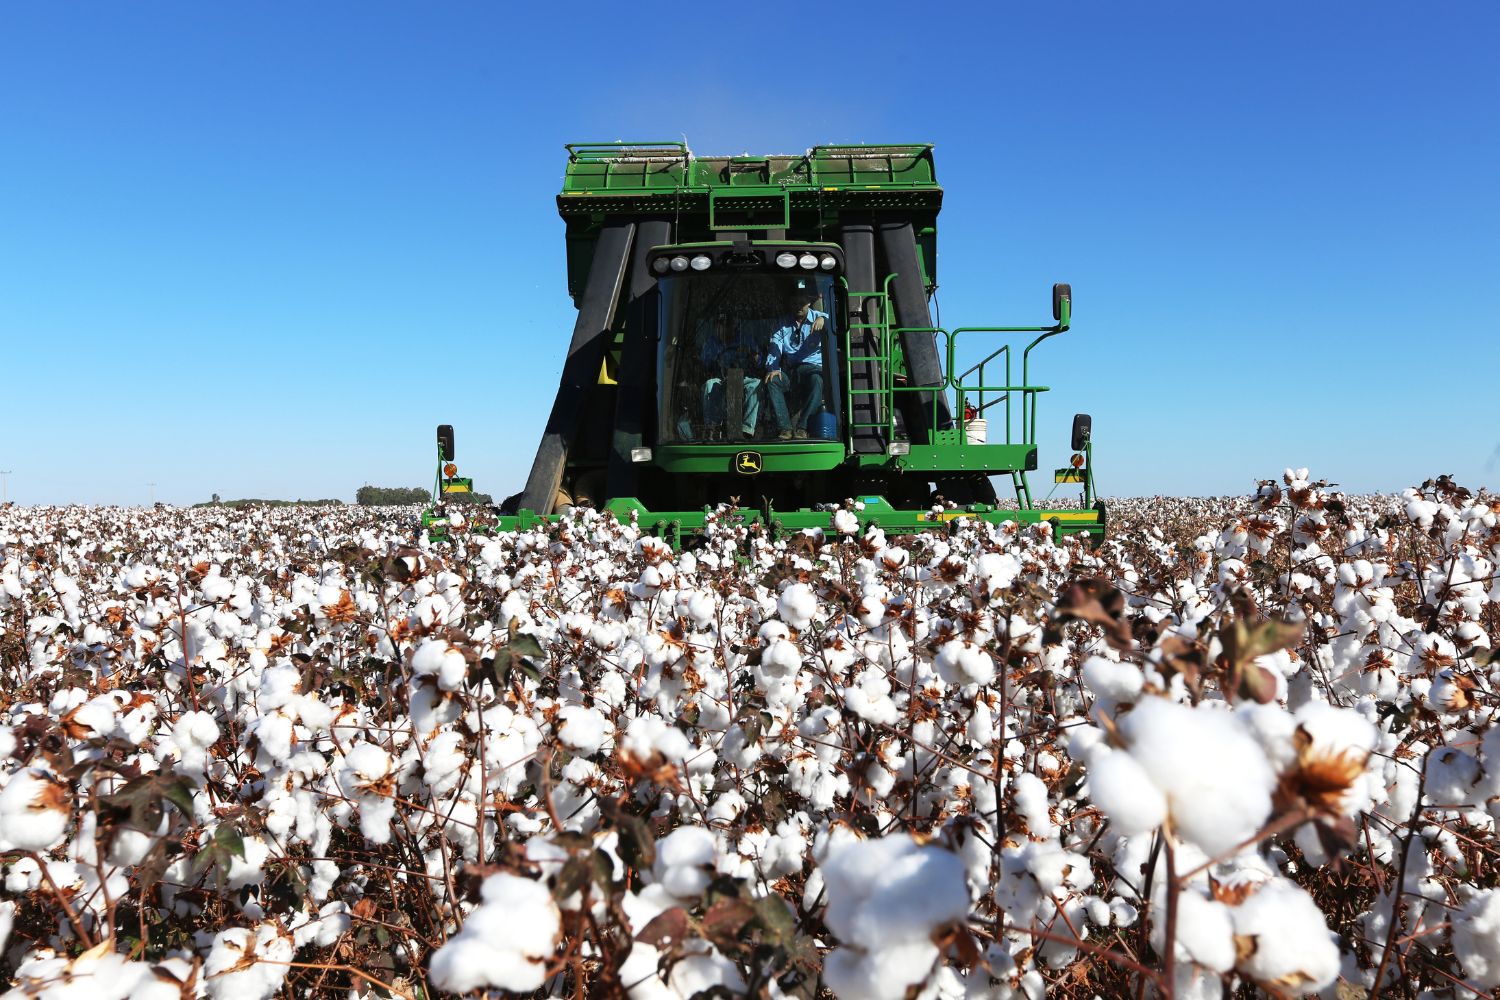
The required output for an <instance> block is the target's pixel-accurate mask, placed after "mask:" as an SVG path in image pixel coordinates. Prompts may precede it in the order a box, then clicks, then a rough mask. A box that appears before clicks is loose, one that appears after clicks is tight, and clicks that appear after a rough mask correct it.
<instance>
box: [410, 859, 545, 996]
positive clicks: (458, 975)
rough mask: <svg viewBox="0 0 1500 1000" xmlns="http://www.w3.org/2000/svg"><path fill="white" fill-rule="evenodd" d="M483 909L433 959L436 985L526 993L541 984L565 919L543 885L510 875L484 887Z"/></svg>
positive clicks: (431, 972)
mask: <svg viewBox="0 0 1500 1000" xmlns="http://www.w3.org/2000/svg"><path fill="white" fill-rule="evenodd" d="M480 896H481V902H480V904H479V908H478V909H476V910H475V911H474V912H473V913H471V914H469V917H468V919H467V920H465V921H464V925H463V927H462V929H460V930H459V932H458V933H457V934H455V935H453V936H452V937H450V938H449V939H448V940H447V942H446V943H445V944H444V945H443V946H442V947H441V948H439V949H438V950H437V951H436V952H435V953H433V956H432V964H431V966H430V968H429V975H430V977H431V980H432V984H433V985H434V986H436V987H437V988H438V989H440V990H444V991H446V992H449V993H468V992H469V991H471V990H476V989H480V988H485V989H499V990H511V991H513V992H516V993H528V992H530V991H532V990H535V989H537V988H538V987H540V986H541V985H542V981H543V980H544V979H545V977H546V972H547V960H548V959H549V958H550V957H551V955H552V952H553V949H554V948H555V947H556V944H557V939H558V936H559V935H560V934H561V931H562V915H561V913H559V912H558V909H557V904H556V903H554V902H553V901H552V894H551V893H550V892H549V891H548V889H547V887H546V886H545V885H543V884H541V883H540V882H533V881H532V880H530V879H526V878H521V877H519V876H516V875H511V874H509V873H501V874H498V875H491V876H490V877H489V878H486V879H485V880H484V884H483V885H482V886H481V887H480Z"/></svg>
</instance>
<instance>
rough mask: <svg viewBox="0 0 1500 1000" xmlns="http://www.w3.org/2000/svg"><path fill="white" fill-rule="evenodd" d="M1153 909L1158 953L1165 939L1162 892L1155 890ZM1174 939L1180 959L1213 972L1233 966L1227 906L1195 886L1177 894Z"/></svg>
mask: <svg viewBox="0 0 1500 1000" xmlns="http://www.w3.org/2000/svg"><path fill="white" fill-rule="evenodd" d="M1153 911H1154V913H1155V916H1154V917H1153V918H1152V921H1151V942H1152V946H1153V947H1155V948H1156V950H1157V952H1158V953H1160V952H1161V951H1162V949H1163V948H1165V947H1166V940H1167V931H1166V926H1167V918H1166V913H1167V901H1166V893H1165V892H1164V891H1160V890H1159V891H1158V892H1157V893H1156V899H1155V904H1154V906H1153ZM1176 941H1177V951H1178V957H1179V958H1185V959H1187V960H1188V961H1190V962H1193V963H1195V964H1197V965H1201V966H1203V968H1205V969H1212V970H1213V971H1214V972H1228V971H1229V970H1230V969H1231V968H1233V967H1234V959H1235V951H1234V921H1233V918H1232V916H1231V914H1230V912H1229V907H1227V906H1225V905H1224V904H1223V903H1221V902H1219V901H1217V900H1213V899H1209V898H1208V897H1207V896H1205V895H1203V894H1202V893H1201V892H1199V891H1197V890H1196V889H1192V888H1188V889H1185V890H1183V891H1182V892H1181V893H1180V894H1179V895H1178V897H1177V938H1176Z"/></svg>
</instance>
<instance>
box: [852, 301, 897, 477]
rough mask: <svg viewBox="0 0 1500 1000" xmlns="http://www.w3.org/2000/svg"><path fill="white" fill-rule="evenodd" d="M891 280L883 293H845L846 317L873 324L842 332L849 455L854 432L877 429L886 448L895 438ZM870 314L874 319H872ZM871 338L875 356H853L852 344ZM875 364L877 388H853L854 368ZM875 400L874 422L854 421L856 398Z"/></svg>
mask: <svg viewBox="0 0 1500 1000" xmlns="http://www.w3.org/2000/svg"><path fill="white" fill-rule="evenodd" d="M891 277H893V276H889V277H887V278H886V279H885V289H884V290H883V291H879V292H854V291H851V292H849V293H848V297H849V315H850V316H851V317H853V316H863V317H865V318H866V319H867V320H873V322H864V323H850V324H849V325H848V327H847V328H846V329H845V332H844V358H845V362H846V363H845V365H844V392H845V394H846V396H847V398H848V413H849V420H848V423H847V427H848V439H847V441H846V444H847V445H848V447H849V450H850V452H853V451H854V438H855V436H856V434H855V432H856V431H858V430H866V429H873V428H879V429H880V430H881V431H883V432H884V434H885V442H886V443H887V444H889V443H890V442H891V441H893V440H894V439H895V437H896V408H895V406H893V405H892V404H893V403H894V402H895V400H894V396H895V391H896V390H895V386H896V382H895V372H894V366H893V364H892V361H893V357H892V354H893V352H892V350H891V321H890V317H891V294H890V285H891ZM871 314H873V315H871ZM871 333H872V334H873V338H872V339H873V340H874V341H875V350H876V353H874V354H855V353H854V344H855V342H856V341H863V340H864V339H865V337H866V334H871ZM871 361H873V362H875V363H876V364H877V365H878V366H879V368H878V371H879V373H880V377H879V380H878V381H879V384H878V385H874V386H870V387H868V388H858V389H857V388H855V386H854V367H855V365H856V364H859V363H863V362H871ZM859 396H874V397H875V414H876V416H877V417H879V419H877V420H863V421H861V420H856V419H855V414H856V413H857V412H858V410H857V408H856V407H855V402H856V397H859Z"/></svg>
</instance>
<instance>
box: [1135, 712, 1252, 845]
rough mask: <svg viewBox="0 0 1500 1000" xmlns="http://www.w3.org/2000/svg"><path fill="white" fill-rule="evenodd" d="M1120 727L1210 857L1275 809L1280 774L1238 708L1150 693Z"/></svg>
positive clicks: (1183, 827) (1183, 829)
mask: <svg viewBox="0 0 1500 1000" xmlns="http://www.w3.org/2000/svg"><path fill="white" fill-rule="evenodd" d="M1119 728H1120V732H1121V734H1122V735H1123V736H1124V738H1125V741H1126V752H1128V753H1129V754H1130V756H1131V757H1133V758H1134V759H1135V762H1136V763H1137V764H1139V765H1140V766H1141V769H1142V770H1143V771H1145V773H1146V776H1147V777H1148V778H1150V779H1151V783H1152V784H1154V785H1155V786H1156V787H1157V788H1159V789H1160V790H1161V792H1162V794H1163V795H1165V796H1166V799H1167V808H1168V812H1169V814H1170V816H1171V818H1172V822H1173V826H1174V828H1175V829H1176V830H1177V832H1178V833H1179V834H1180V835H1181V836H1182V837H1183V838H1185V839H1187V840H1189V841H1191V842H1192V843H1193V844H1195V845H1196V846H1197V847H1199V848H1200V849H1202V850H1203V852H1204V853H1205V854H1207V855H1209V856H1210V857H1213V856H1217V855H1219V854H1223V853H1226V852H1228V851H1230V850H1232V849H1233V848H1235V847H1236V846H1238V845H1239V844H1240V843H1242V842H1243V841H1245V840H1248V839H1249V838H1250V837H1251V836H1253V835H1254V834H1255V833H1256V832H1257V831H1258V830H1260V828H1261V825H1262V824H1263V823H1264V822H1265V820H1266V817H1267V816H1269V815H1270V813H1271V791H1272V789H1274V788H1275V787H1276V775H1275V773H1274V772H1273V771H1272V770H1271V765H1270V763H1269V762H1268V761H1267V760H1266V755H1265V752H1264V751H1263V750H1262V749H1261V747H1260V744H1259V743H1257V742H1256V740H1255V738H1254V737H1253V736H1251V735H1250V734H1249V733H1248V732H1247V731H1246V730H1245V728H1244V726H1243V724H1242V723H1241V722H1240V720H1239V719H1238V718H1236V717H1235V715H1234V714H1233V713H1231V712H1228V711H1221V710H1215V709H1211V708H1206V707H1200V708H1189V707H1187V706H1186V705H1179V704H1177V703H1176V702H1171V701H1167V700H1166V699H1164V698H1157V697H1149V698H1145V699H1142V700H1141V701H1140V702H1137V703H1136V706H1135V708H1133V709H1132V710H1131V711H1130V712H1127V713H1124V714H1123V715H1122V716H1121V718H1120V722H1119Z"/></svg>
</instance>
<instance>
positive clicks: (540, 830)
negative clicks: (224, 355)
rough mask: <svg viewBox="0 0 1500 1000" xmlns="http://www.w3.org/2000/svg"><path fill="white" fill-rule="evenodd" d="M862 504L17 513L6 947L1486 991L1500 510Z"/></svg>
mask: <svg viewBox="0 0 1500 1000" xmlns="http://www.w3.org/2000/svg"><path fill="white" fill-rule="evenodd" d="M858 508H859V504H858V503H857V502H846V503H843V504H840V505H838V506H837V507H836V508H834V509H830V510H829V511H828V512H827V513H828V516H829V521H828V524H827V526H826V528H824V529H822V530H809V531H803V532H796V533H790V534H785V535H779V536H778V535H772V534H770V533H768V532H766V531H765V530H763V529H762V528H760V527H759V526H756V525H750V524H744V523H739V522H737V521H735V520H733V519H732V518H730V517H726V516H723V512H710V515H709V518H708V521H709V524H708V527H707V530H706V532H705V535H704V537H703V538H702V539H701V540H700V541H699V542H697V543H696V544H695V545H694V546H693V547H691V548H689V549H688V550H687V551H682V552H674V551H673V550H672V548H671V547H670V546H668V545H667V544H665V543H664V542H663V541H662V540H660V539H658V538H655V537H652V535H651V534H650V533H649V532H648V531H646V530H644V528H643V526H642V525H638V524H634V523H625V524H621V523H619V522H617V521H615V520H614V519H613V518H612V517H609V516H608V515H605V514H602V513H600V512H597V511H593V510H588V509H578V510H575V511H574V512H573V513H572V514H570V515H569V516H568V517H567V518H565V519H564V521H563V522H562V523H560V524H558V525H555V526H552V527H549V528H545V529H540V528H539V529H532V530H529V531H526V532H519V533H512V534H507V535H498V536H494V535H486V534H483V533H482V531H481V528H482V525H483V522H484V520H485V519H484V517H483V515H482V514H481V515H480V516H478V517H477V518H466V519H464V520H463V523H460V524H454V525H451V526H450V532H449V540H448V541H445V542H441V543H433V542H431V541H430V540H428V539H427V538H425V536H423V535H421V534H420V533H419V532H418V531H417V530H416V528H415V524H414V520H413V518H414V515H413V513H412V512H411V511H375V510H368V509H357V508H351V509H338V508H331V509H330V508H318V509H308V510H295V511H294V510H289V509H260V510H256V509H251V510H246V511H234V512H230V511H226V510H223V509H216V508H203V509H199V510H192V511H180V510H172V509H165V508H162V509H157V510H153V511H149V512H142V511H127V510H121V509H112V508H84V507H73V508H16V507H12V508H6V509H5V510H3V511H0V621H3V624H4V628H5V632H4V642H3V644H0V673H3V674H4V676H5V677H6V680H7V685H8V686H7V689H6V690H7V699H6V700H5V702H4V704H3V707H0V760H3V761H4V764H3V766H0V847H3V849H4V850H3V853H0V863H3V865H4V868H3V885H4V895H5V899H3V900H0V924H5V923H8V927H9V930H8V935H9V936H8V943H7V944H6V945H5V951H4V956H3V958H0V962H3V964H4V965H5V971H7V972H8V973H9V974H11V976H12V978H13V982H15V983H16V985H17V988H19V989H24V991H25V992H26V993H27V994H28V995H47V994H55V995H59V996H60V995H61V992H59V991H63V990H66V989H69V988H71V987H69V985H68V984H70V983H71V984H75V985H83V984H89V983H93V984H96V986H97V987H98V988H99V989H100V990H101V991H102V990H104V989H105V988H106V984H104V983H102V982H101V978H103V979H108V981H109V982H108V984H107V988H108V989H117V988H128V989H130V990H131V991H132V992H135V991H149V990H151V989H156V988H157V985H156V984H164V985H165V986H169V987H171V988H173V989H176V990H179V991H180V987H181V986H182V984H186V983H189V982H190V981H192V980H191V976H192V970H193V969H194V967H195V963H196V964H197V968H198V969H199V972H198V978H197V979H196V980H195V981H192V982H194V983H195V985H193V986H192V987H191V988H192V989H195V990H198V991H199V992H200V993H207V994H210V995H215V996H221V995H222V996H236V997H237V996H245V997H251V996H264V995H270V994H272V993H275V992H277V991H278V990H283V989H291V990H293V991H299V992H309V993H313V992H319V991H323V992H327V991H331V990H351V989H352V990H355V991H357V992H363V991H365V990H366V989H368V988H374V987H379V988H380V989H383V990H386V991H387V992H392V993H402V992H403V991H406V990H409V989H410V988H411V984H416V983H422V984H425V986H424V988H426V989H427V990H428V991H429V992H444V991H446V992H452V993H463V992H468V991H477V990H499V989H508V990H513V991H514V990H520V991H528V990H535V991H538V992H539V993H541V994H555V993H575V992H578V991H582V992H585V993H587V992H590V991H593V990H599V991H602V990H606V989H616V988H617V989H619V990H622V991H624V992H625V993H627V994H628V995H630V996H633V997H665V998H672V997H689V996H693V995H694V994H696V993H699V992H701V991H704V990H716V991H718V992H719V993H720V994H723V993H725V992H728V993H730V994H736V993H739V992H743V991H745V990H747V989H749V988H750V987H751V986H752V985H755V984H761V985H762V986H763V988H765V989H767V990H769V991H770V992H772V993H775V994H776V995H802V996H808V995H812V994H813V993H815V992H816V991H817V990H818V989H821V988H825V987H826V988H828V989H830V990H832V991H833V992H834V993H836V994H837V995H840V996H860V995H884V994H889V995H905V994H906V992H907V991H908V990H910V991H915V992H918V993H920V994H921V995H923V996H934V997H937V996H941V997H960V996H987V997H988V996H994V997H1022V996H1024V997H1029V998H1035V997H1038V996H1041V995H1043V993H1044V992H1049V991H1050V992H1051V993H1054V994H1057V995H1079V996H1092V995H1102V996H1111V995H1127V994H1128V995H1133V994H1134V993H1136V992H1138V991H1139V989H1140V988H1141V987H1142V986H1143V985H1144V986H1146V987H1148V991H1149V990H1150V989H1155V990H1161V989H1163V988H1164V987H1166V986H1167V985H1168V978H1169V977H1170V979H1171V981H1172V983H1171V985H1172V986H1173V987H1174V988H1175V992H1176V995H1177V996H1179V997H1189V996H1192V997H1196V996H1204V997H1217V996H1219V995H1222V992H1223V990H1224V988H1225V987H1226V986H1227V987H1229V988H1230V989H1233V988H1235V987H1236V986H1239V985H1251V984H1253V985H1254V986H1256V987H1258V988H1260V989H1262V990H1264V991H1266V992H1268V993H1271V994H1273V995H1284V996H1290V995H1296V994H1298V993H1304V992H1316V991H1325V995H1326V991H1330V990H1334V989H1349V988H1354V989H1369V988H1370V987H1371V986H1373V985H1374V984H1376V983H1377V982H1381V983H1384V984H1387V985H1389V984H1392V983H1393V982H1394V981H1395V980H1397V979H1400V978H1402V977H1405V979H1406V980H1407V981H1408V982H1407V988H1409V989H1410V990H1411V991H1413V992H1421V991H1423V990H1427V991H1433V990H1440V989H1447V988H1449V987H1451V986H1453V985H1454V981H1455V980H1456V981H1458V982H1462V983H1465V984H1466V985H1468V986H1471V987H1473V988H1475V989H1476V990H1483V989H1491V988H1493V987H1494V981H1493V977H1494V975H1495V973H1494V968H1495V966H1496V961H1495V959H1494V956H1493V955H1491V954H1490V951H1492V950H1493V949H1489V950H1486V949H1487V945H1488V944H1489V942H1490V939H1491V938H1492V937H1493V934H1491V933H1490V932H1491V931H1492V929H1493V925H1494V923H1495V921H1494V920H1493V919H1492V918H1493V912H1492V911H1494V910H1495V906H1494V905H1493V900H1492V898H1491V896H1492V895H1493V890H1492V889H1491V888H1490V887H1488V886H1487V883H1484V882H1483V880H1482V875H1481V873H1482V872H1483V871H1484V870H1485V869H1484V861H1483V859H1484V858H1485V857H1487V856H1488V855H1487V854H1486V851H1489V852H1493V851H1494V850H1495V849H1496V842H1495V837H1496V822H1497V817H1500V735H1497V733H1500V727H1496V726H1495V715H1496V713H1497V711H1500V705H1497V703H1496V701H1495V697H1494V691H1495V690H1496V684H1497V682H1500V677H1497V676H1496V669H1495V665H1494V664H1493V663H1492V662H1491V660H1492V656H1491V650H1492V648H1493V645H1494V644H1493V637H1492V636H1491V634H1490V629H1492V628H1493V625H1494V621H1495V617H1494V608H1493V604H1494V602H1495V601H1496V600H1497V598H1500V584H1497V583H1496V582H1495V581H1494V576H1495V572H1496V571H1495V568H1494V567H1495V565H1496V563H1497V561H1500V504H1497V503H1496V502H1495V501H1494V500H1493V499H1492V498H1490V497H1488V496H1486V495H1483V494H1480V495H1475V494H1472V493H1469V492H1467V491H1465V490H1463V489H1462V487H1460V486H1458V485H1457V484H1455V483H1453V482H1452V481H1451V480H1446V479H1441V478H1440V479H1436V480H1433V481H1431V482H1429V483H1426V484H1423V485H1422V486H1420V487H1416V488H1414V489H1412V490H1410V491H1408V492H1407V493H1406V494H1404V495H1402V496H1397V497H1348V496H1341V495H1339V494H1337V493H1336V492H1334V491H1333V490H1332V488H1330V487H1328V486H1327V485H1326V484H1323V483H1321V482H1318V481H1316V480H1315V479H1313V478H1312V476H1311V475H1310V474H1309V472H1308V471H1307V470H1302V469H1289V470H1287V471H1286V473H1285V474H1283V475H1282V476H1281V477H1279V478H1276V479H1268V480H1266V481H1264V482H1262V483H1260V484H1259V485H1258V486H1256V487H1255V488H1254V489H1253V491H1252V492H1251V494H1250V495H1248V496H1243V497H1221V498H1203V499H1177V500H1170V499H1166V500H1164V499H1160V498H1157V499H1153V500H1152V501H1150V502H1145V501H1139V502H1138V501H1129V500H1122V501H1116V502H1114V505H1113V507H1112V510H1111V514H1112V518H1111V537H1110V538H1109V539H1108V540H1106V541H1105V542H1103V543H1102V544H1101V545H1099V546H1098V547H1097V548H1093V549H1090V548H1089V547H1087V546H1086V545H1084V544H1082V543H1081V542H1080V541H1078V540H1071V541H1069V542H1067V543H1064V544H1056V543H1055V542H1054V541H1053V539H1052V538H1051V535H1050V532H1049V531H1048V530H1047V528H1046V526H1027V525H1020V524H1015V523H1010V524H1003V525H988V524H983V523H978V522H974V521H972V520H968V519H959V520H956V521H947V522H943V526H944V530H943V531H941V532H932V533H928V534H920V535H915V536H904V537H903V536H894V535H888V534H887V533H886V532H884V531H882V530H881V529H880V528H878V527H862V526H861V525H860V523H859V518H858V516H857V514H858ZM1334 865H1341V866H1345V867H1344V868H1343V869H1341V870H1348V866H1354V867H1355V869H1356V870H1372V871H1374V872H1375V873H1378V874H1377V875H1372V877H1371V878H1370V879H1369V880H1368V881H1367V882H1365V881H1359V880H1354V881H1349V880H1348V879H1343V880H1340V881H1338V882H1337V883H1336V884H1337V885H1339V886H1342V888H1340V889H1338V890H1337V893H1342V895H1338V894H1337V893H1335V891H1334V890H1333V889H1331V888H1330V886H1332V885H1334V884H1335V882H1334V881H1333V880H1331V879H1330V878H1329V877H1328V872H1329V871H1330V870H1331V868H1330V866H1334ZM1360 866H1368V867H1367V868H1365V869H1360ZM913 873H915V874H913ZM7 904H10V905H7ZM897 904H899V905H897ZM898 911H899V912H902V913H906V914H908V916H909V917H910V919H907V920H905V922H903V921H902V919H898V918H897V917H894V916H891V915H890V914H892V913H896V912H898ZM138 913H139V914H141V917H140V918H137V917H136V916H135V914H138ZM1173 913H1175V915H1176V916H1175V920H1174V919H1171V914H1173ZM512 914H514V915H516V916H517V917H518V918H521V919H520V922H519V923H518V922H516V921H515V920H512V919H511V916H510V915H512ZM1336 914H1337V917H1336V916H1335V915H1336ZM137 920H143V926H144V929H145V933H144V934H143V935H142V937H141V942H142V943H141V946H140V947H139V948H138V949H136V950H135V951H134V952H132V951H130V950H127V949H125V948H124V947H123V946H122V945H121V944H120V943H119V942H122V941H123V940H124V939H125V937H126V935H128V934H131V933H134V931H133V930H132V929H133V928H137V927H140V926H142V924H141V923H136V922H135V921H137ZM1169 957H1170V961H1169ZM210 968H211V970H212V971H209V970H210ZM1143 980H1144V981H1145V982H1143ZM1340 980H1342V983H1340V982H1339V981H1340ZM132 984H133V985H132ZM174 984H175V985H174ZM88 988H90V989H91V990H92V989H94V988H95V987H92V986H91V987H88Z"/></svg>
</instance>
